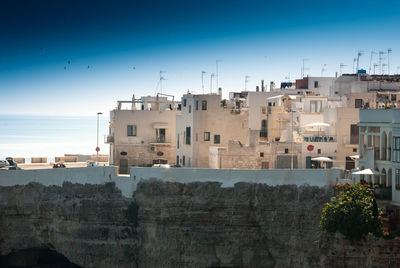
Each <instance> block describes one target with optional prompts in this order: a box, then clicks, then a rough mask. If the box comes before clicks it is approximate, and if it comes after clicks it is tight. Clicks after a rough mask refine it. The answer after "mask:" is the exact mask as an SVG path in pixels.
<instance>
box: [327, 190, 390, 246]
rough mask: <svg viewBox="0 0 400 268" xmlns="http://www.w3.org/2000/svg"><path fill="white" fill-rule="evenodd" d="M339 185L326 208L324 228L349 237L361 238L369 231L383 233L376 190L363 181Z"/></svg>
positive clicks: (375, 233) (377, 233)
mask: <svg viewBox="0 0 400 268" xmlns="http://www.w3.org/2000/svg"><path fill="white" fill-rule="evenodd" d="M335 187H336V191H337V194H336V196H335V197H333V198H332V200H331V202H329V203H325V205H324V208H323V209H322V217H321V222H320V225H321V228H322V229H323V230H326V231H328V232H336V231H339V232H340V233H342V234H343V235H344V236H345V237H346V238H347V239H349V240H360V239H362V238H364V237H365V235H367V234H368V233H372V234H374V235H375V236H378V237H379V236H382V234H383V231H382V221H381V219H380V218H379V216H380V214H381V212H380V211H379V210H378V206H377V205H376V200H375V198H374V194H373V192H372V191H370V190H369V189H368V188H366V187H364V186H362V185H360V184H356V185H349V184H346V185H342V186H341V187H337V186H335Z"/></svg>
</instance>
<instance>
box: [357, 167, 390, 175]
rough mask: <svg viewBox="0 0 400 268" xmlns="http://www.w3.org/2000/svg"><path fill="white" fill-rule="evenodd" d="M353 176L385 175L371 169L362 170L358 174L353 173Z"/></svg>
mask: <svg viewBox="0 0 400 268" xmlns="http://www.w3.org/2000/svg"><path fill="white" fill-rule="evenodd" d="M351 174H353V175H383V174H382V173H379V172H377V171H374V170H372V169H370V168H366V169H363V170H360V171H356V172H353V173H351Z"/></svg>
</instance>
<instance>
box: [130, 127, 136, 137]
mask: <svg viewBox="0 0 400 268" xmlns="http://www.w3.org/2000/svg"><path fill="white" fill-rule="evenodd" d="M128 136H136V125H129V126H128Z"/></svg>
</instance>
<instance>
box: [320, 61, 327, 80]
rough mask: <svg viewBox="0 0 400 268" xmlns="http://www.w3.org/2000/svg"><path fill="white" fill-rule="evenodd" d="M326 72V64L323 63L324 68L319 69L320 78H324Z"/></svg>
mask: <svg viewBox="0 0 400 268" xmlns="http://www.w3.org/2000/svg"><path fill="white" fill-rule="evenodd" d="M326 70H327V68H326V63H325V64H324V66H322V69H321V77H322V76H324V72H325V71H326Z"/></svg>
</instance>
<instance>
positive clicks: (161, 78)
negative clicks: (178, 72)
mask: <svg viewBox="0 0 400 268" xmlns="http://www.w3.org/2000/svg"><path fill="white" fill-rule="evenodd" d="M163 73H165V71H160V93H161V94H162V81H163V80H165V77H164V76H163V75H162V74H163Z"/></svg>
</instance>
